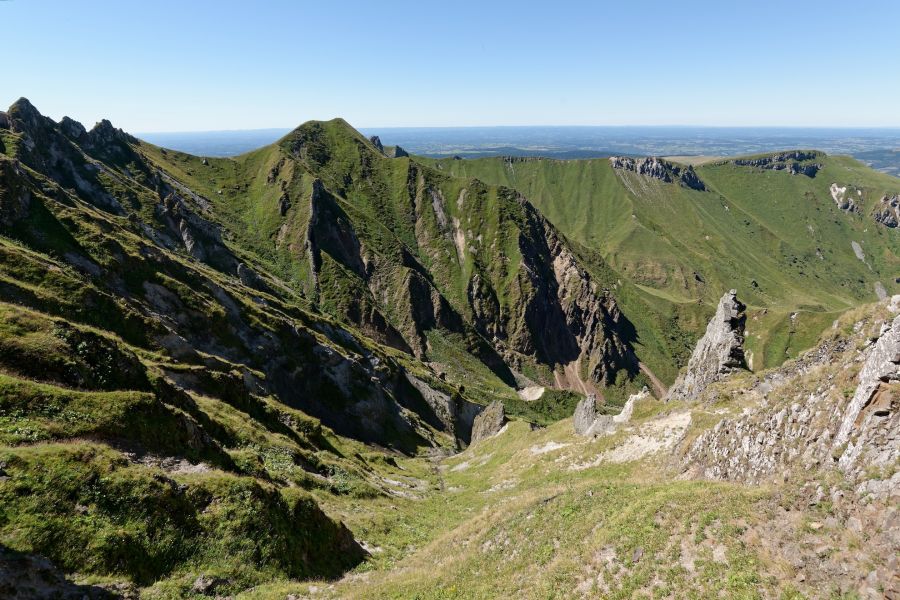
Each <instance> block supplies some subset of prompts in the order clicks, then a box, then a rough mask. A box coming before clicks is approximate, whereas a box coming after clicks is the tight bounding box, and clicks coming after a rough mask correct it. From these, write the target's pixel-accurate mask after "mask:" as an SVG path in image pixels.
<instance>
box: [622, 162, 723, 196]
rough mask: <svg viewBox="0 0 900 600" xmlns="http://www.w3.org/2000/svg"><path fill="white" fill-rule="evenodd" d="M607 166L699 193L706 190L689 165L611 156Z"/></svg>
mask: <svg viewBox="0 0 900 600" xmlns="http://www.w3.org/2000/svg"><path fill="white" fill-rule="evenodd" d="M609 164H610V166H612V168H613V169H619V170H622V171H631V172H633V173H637V174H638V175H643V176H644V177H649V178H651V179H658V180H660V181H664V182H665V183H673V182H678V183H680V184H681V185H682V186H684V187H687V188H691V189H693V190H697V191H701V192H702V191H705V190H706V185H705V184H704V183H703V181H701V179H700V177H699V176H698V175H697V173H696V172H695V171H694V167H692V166H690V165H688V166H681V165H676V164H674V163H671V162H669V161H667V160H663V159H661V158H657V157H655V156H650V157H646V158H631V157H628V156H611V157H610V158H609Z"/></svg>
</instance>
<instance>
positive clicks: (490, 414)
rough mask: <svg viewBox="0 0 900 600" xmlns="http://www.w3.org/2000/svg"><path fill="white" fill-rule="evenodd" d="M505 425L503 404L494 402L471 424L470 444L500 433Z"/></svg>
mask: <svg viewBox="0 0 900 600" xmlns="http://www.w3.org/2000/svg"><path fill="white" fill-rule="evenodd" d="M504 425H506V412H505V410H504V409H503V403H502V402H500V401H499V400H494V401H493V402H491V403H490V404H488V405H487V406H486V407H485V408H484V410H482V411H481V412H480V413H479V414H478V416H477V417H475V422H474V423H472V443H473V444H474V443H476V442H480V441H481V440H485V439H487V438H489V437H491V436H494V435H497V434H498V433H500V430H501V429H503V426H504Z"/></svg>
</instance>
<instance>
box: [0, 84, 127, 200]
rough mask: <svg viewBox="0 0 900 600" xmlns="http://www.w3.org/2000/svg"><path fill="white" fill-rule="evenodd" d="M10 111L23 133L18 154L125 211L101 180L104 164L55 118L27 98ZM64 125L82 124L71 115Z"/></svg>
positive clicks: (73, 187) (65, 183)
mask: <svg viewBox="0 0 900 600" xmlns="http://www.w3.org/2000/svg"><path fill="white" fill-rule="evenodd" d="M7 115H8V120H9V128H10V129H11V130H12V131H14V132H15V133H18V134H20V135H21V140H22V141H21V143H20V144H19V147H18V150H17V152H16V155H15V158H17V159H19V160H20V161H21V162H22V163H23V164H24V165H26V166H28V167H30V168H32V169H34V170H35V171H38V172H39V173H41V174H42V175H44V176H46V177H49V178H50V179H52V180H53V181H55V182H56V183H58V184H59V185H60V186H62V187H64V188H67V189H70V190H72V191H74V192H75V193H76V194H77V195H78V196H79V197H81V198H82V199H83V200H85V201H86V202H89V203H91V204H93V205H94V206H97V207H98V208H101V209H103V210H106V211H109V212H112V213H115V214H123V213H124V210H123V208H122V205H121V204H120V203H119V201H118V200H117V199H116V198H115V197H114V196H113V195H112V194H110V193H109V192H108V191H107V190H106V188H105V187H104V185H103V183H102V182H101V181H100V180H99V177H98V174H99V173H100V172H101V171H102V167H101V165H99V164H98V163H96V162H95V161H94V160H93V158H92V157H91V156H89V155H88V153H87V152H86V151H85V150H83V149H81V148H80V147H79V146H77V145H75V143H74V142H73V141H72V140H70V139H69V138H68V137H66V135H64V134H63V131H62V130H61V128H60V127H59V126H57V124H56V123H55V122H54V121H53V120H52V119H50V118H48V117H45V116H43V115H42V114H41V113H40V112H38V110H37V109H36V108H35V107H34V106H33V105H32V104H31V103H30V102H29V101H28V100H27V99H25V98H20V99H19V100H17V101H16V102H15V103H14V104H13V105H12V106H10V107H9V112H8V113H7ZM64 129H65V130H66V131H70V132H72V131H75V130H78V127H76V125H75V122H74V121H72V120H71V119H69V120H68V121H66V125H65V128H64ZM81 129H84V128H83V127H81ZM123 135H124V134H123ZM84 138H85V140H88V138H89V135H88V134H85V136H84Z"/></svg>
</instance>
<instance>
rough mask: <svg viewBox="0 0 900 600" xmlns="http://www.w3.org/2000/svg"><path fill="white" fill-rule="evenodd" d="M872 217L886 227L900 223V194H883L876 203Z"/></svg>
mask: <svg viewBox="0 0 900 600" xmlns="http://www.w3.org/2000/svg"><path fill="white" fill-rule="evenodd" d="M872 218H873V219H875V222H876V223H878V224H880V225H884V226H885V227H890V228H896V227H897V226H898V225H900V194H895V195H893V196H883V197H882V198H881V200H880V201H879V202H878V203H877V204H876V205H875V209H874V210H873V211H872Z"/></svg>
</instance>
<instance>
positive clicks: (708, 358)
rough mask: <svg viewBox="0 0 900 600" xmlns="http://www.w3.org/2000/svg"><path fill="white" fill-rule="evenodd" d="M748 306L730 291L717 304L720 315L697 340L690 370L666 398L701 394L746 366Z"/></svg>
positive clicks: (718, 314) (670, 390)
mask: <svg viewBox="0 0 900 600" xmlns="http://www.w3.org/2000/svg"><path fill="white" fill-rule="evenodd" d="M745 308H746V306H744V304H742V303H741V302H740V301H739V300H738V299H737V291H736V290H730V291H729V292H728V293H726V294H725V295H724V296H722V299H721V300H719V304H718V306H717V307H716V314H715V315H714V316H713V318H712V319H711V320H710V322H709V325H707V327H706V333H705V334H704V335H703V337H702V338H700V341H699V342H697V346H696V347H695V348H694V352H693V354H691V358H690V360H689V361H688V365H687V370H686V371H685V372H684V373H683V374H682V375H679V377H678V379H677V380H676V381H675V383H674V384H673V385H672V387H671V388H669V392H668V394H667V395H666V400H684V399H688V398H693V397H695V396H697V395H698V394H700V393H701V392H702V391H703V390H704V389H706V387H707V386H708V385H710V384H711V383H714V382H716V381H718V380H719V379H721V378H722V377H723V376H725V375H727V374H729V373H732V372H734V371H735V370H737V369H741V368H746V363H745V359H744V325H745V322H746V315H745V314H744V309H745Z"/></svg>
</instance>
